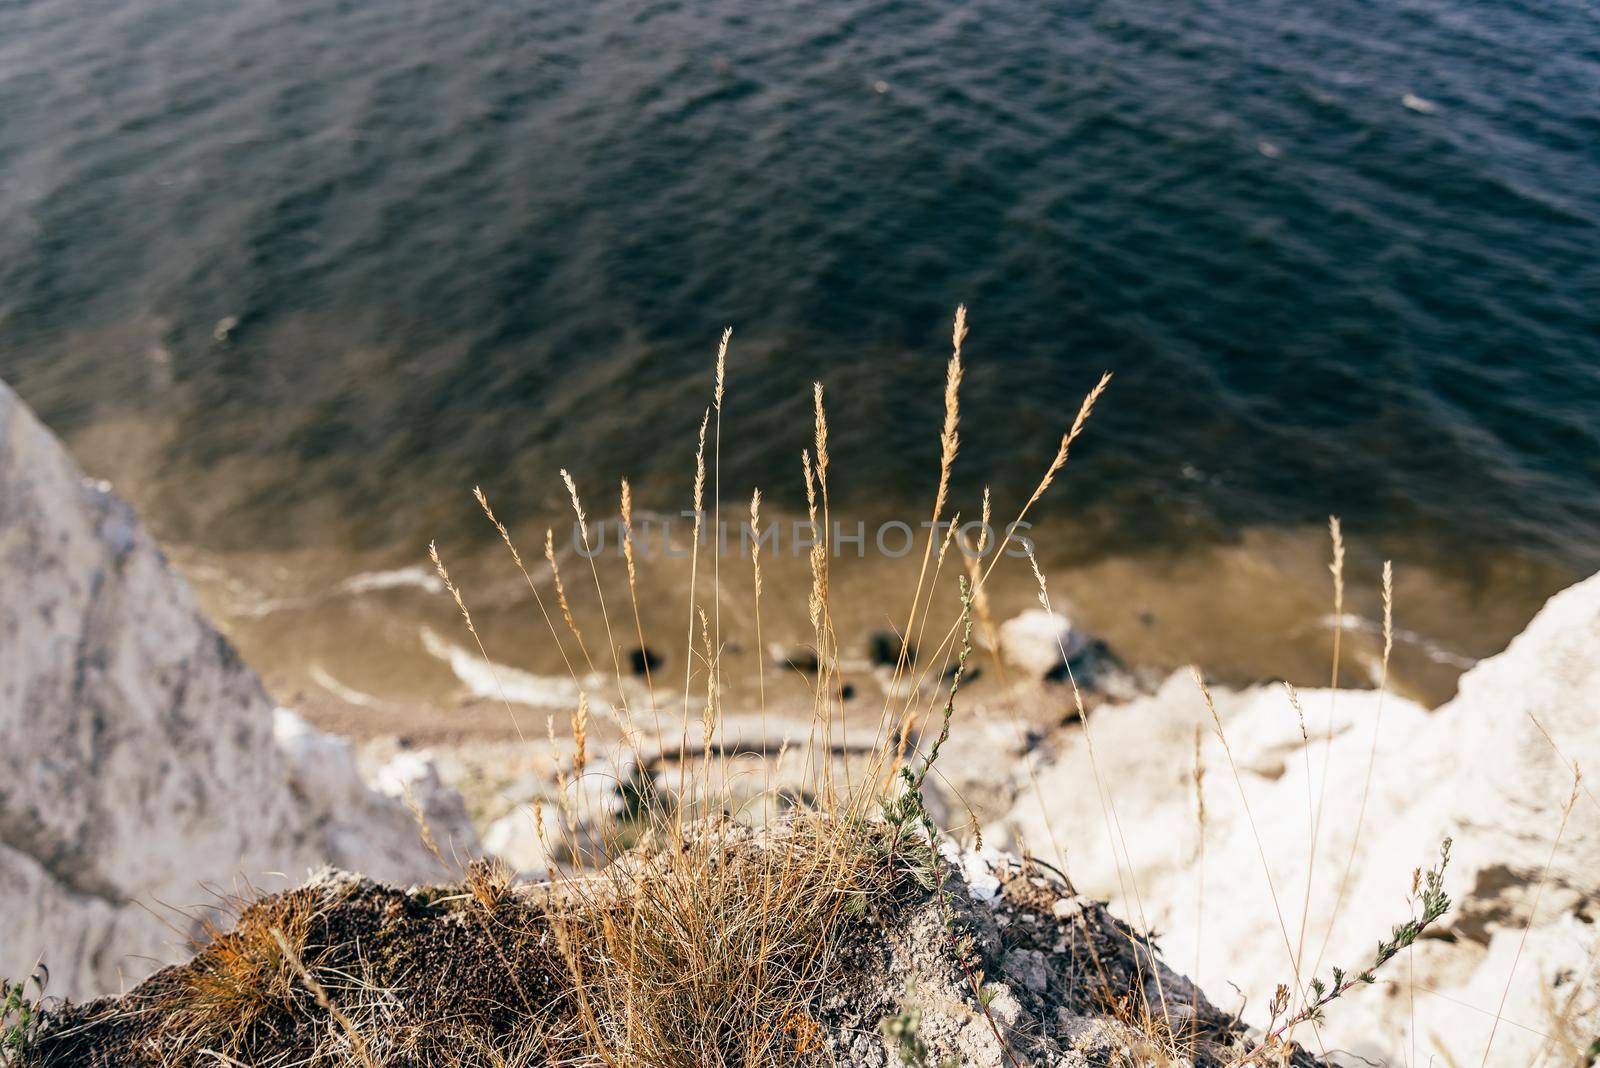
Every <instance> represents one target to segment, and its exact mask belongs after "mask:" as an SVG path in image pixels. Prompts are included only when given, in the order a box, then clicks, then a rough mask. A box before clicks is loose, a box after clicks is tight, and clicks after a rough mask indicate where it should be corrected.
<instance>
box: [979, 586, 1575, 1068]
mask: <svg viewBox="0 0 1600 1068" xmlns="http://www.w3.org/2000/svg"><path fill="white" fill-rule="evenodd" d="M1215 697H1216V706H1217V711H1218V713H1219V716H1220V718H1221V722H1222V724H1223V728H1224V731H1225V734H1226V737H1227V741H1228V745H1229V747H1230V748H1231V750H1232V760H1233V763H1234V765H1236V766H1237V768H1238V783H1237V784H1236V783H1235V781H1234V776H1233V773H1232V771H1230V764H1229V757H1228V754H1227V753H1226V752H1225V750H1224V748H1223V746H1222V744H1221V742H1220V741H1219V740H1218V739H1217V738H1216V736H1215V734H1214V732H1213V731H1212V728H1211V720H1210V716H1209V714H1208V713H1207V711H1206V707H1205V704H1204V701H1203V700H1202V697H1201V694H1200V692H1199V689H1198V688H1197V686H1196V685H1195V682H1194V680H1193V679H1192V677H1191V676H1190V675H1189V673H1187V672H1184V673H1182V674H1179V675H1174V676H1173V677H1172V678H1171V679H1169V680H1168V681H1167V683H1166V684H1165V685H1164V686H1163V687H1161V689H1160V691H1159V692H1158V693H1156V694H1155V695H1154V696H1151V697H1148V698H1145V699H1142V700H1139V701H1135V702H1132V703H1129V704H1126V705H1122V706H1117V707H1110V708H1106V709H1103V710H1102V711H1100V712H1098V713H1095V714H1094V715H1093V717H1092V719H1091V722H1090V730H1091V731H1092V738H1093V742H1094V749H1093V752H1092V753H1091V751H1090V748H1089V746H1088V744H1087V742H1088V739H1087V738H1086V737H1085V736H1084V734H1083V733H1082V732H1081V731H1078V730H1077V729H1074V730H1073V731H1072V732H1070V733H1068V734H1066V735H1064V736H1062V737H1061V738H1060V739H1059V741H1058V748H1057V751H1056V752H1055V753H1054V755H1053V757H1051V758H1050V759H1049V760H1048V762H1047V764H1046V765H1045V766H1043V767H1042V768H1040V769H1039V770H1038V772H1037V774H1038V778H1039V784H1040V787H1041V788H1042V792H1043V794H1044V797H1045V799H1046V804H1045V805H1043V806H1041V805H1040V804H1039V801H1038V799H1037V798H1036V797H1035V796H1034V793H1033V790H1032V787H1031V785H1030V784H1029V783H1026V782H1019V783H1018V788H1019V796H1020V800H1019V801H1018V803H1017V806H1016V808H1015V810H1014V812H1013V814H1012V818H1011V820H1010V821H1009V823H1010V825H1011V826H1014V827H1015V828H1017V829H1018V830H1020V832H1021V834H1022V835H1023V836H1024V837H1025V838H1026V840H1027V841H1028V842H1029V843H1030V844H1031V845H1032V846H1033V847H1034V848H1036V849H1039V850H1041V851H1047V850H1050V849H1051V848H1052V842H1053V841H1054V842H1056V843H1059V845H1060V847H1061V849H1062V851H1063V852H1065V853H1066V855H1067V857H1068V858H1069V859H1070V861H1071V864H1072V872H1073V876H1074V878H1075V879H1076V880H1077V881H1078V884H1079V886H1080V887H1081V888H1083V889H1084V890H1085V891H1087V892H1089V893H1092V894H1103V895H1105V896H1108V897H1111V898H1112V899H1113V900H1114V903H1115V909H1116V911H1117V912H1118V913H1119V914H1120V915H1123V916H1125V917H1128V918H1129V919H1130V920H1131V921H1132V922H1134V923H1136V924H1138V925H1140V926H1143V927H1148V928H1152V929H1158V930H1160V931H1162V932H1163V946H1164V947H1165V948H1166V949H1167V950H1168V952H1169V954H1170V956H1171V959H1173V960H1174V961H1176V962H1179V963H1181V964H1182V965H1184V966H1186V967H1187V968H1189V969H1190V970H1191V974H1192V975H1193V976H1194V977H1195V978H1196V980H1197V981H1199V982H1200V983H1201V985H1203V986H1204V987H1205V988H1206V989H1208V990H1211V991H1213V992H1215V991H1221V990H1226V989H1227V984H1228V983H1233V984H1236V985H1237V986H1238V987H1239V988H1240V990H1241V991H1242V992H1243V994H1244V995H1245V1000H1244V1002H1243V1009H1244V1015H1245V1018H1246V1019H1247V1020H1254V1021H1255V1022H1258V1023H1259V1022H1261V1018H1262V1016H1263V1015H1264V1013H1263V1009H1264V1007H1265V1006H1266V1005H1267V1003H1268V1002H1269V1001H1270V999H1271V996H1272V992H1273V989H1274V986H1275V985H1276V984H1277V983H1279V982H1289V983H1292V981H1293V975H1294V963H1293V960H1292V957H1295V956H1298V957H1299V959H1300V960H1301V962H1302V968H1303V969H1304V970H1305V971H1307V972H1309V971H1310V970H1311V968H1312V965H1313V964H1316V971H1317V972H1318V973H1319V974H1320V975H1322V976H1323V977H1324V978H1326V977H1327V975H1328V972H1329V969H1330V967H1331V966H1332V965H1335V964H1337V965H1340V966H1342V967H1345V968H1346V969H1354V968H1358V967H1365V966H1366V965H1367V964H1369V963H1370V962H1371V959H1372V956H1373V950H1374V947H1375V946H1376V945H1377V943H1378V940H1379V939H1380V938H1383V937H1386V936H1387V935H1388V934H1389V931H1390V928H1391V926H1392V925H1394V924H1396V923H1399V922H1401V921H1402V920H1404V919H1406V918H1407V895H1408V892H1409V891H1410V890H1411V882H1412V872H1413V871H1414V870H1415V869H1416V868H1418V867H1419V866H1420V867H1426V866H1427V865H1428V864H1429V863H1430V862H1431V861H1432V859H1433V858H1434V857H1435V855H1436V852H1437V849H1438V847H1439V844H1440V841H1441V840H1442V839H1443V838H1445V837H1446V836H1453V837H1454V840H1455V846H1454V853H1453V859H1452V863H1451V867H1450V870H1449V873H1448V876H1447V879H1446V886H1447V888H1448V890H1449V891H1450V892H1451V894H1452V896H1454V897H1455V899H1456V906H1455V908H1454V909H1453V910H1452V912H1451V913H1450V914H1449V915H1448V916H1447V917H1446V919H1445V921H1444V923H1443V926H1442V929H1441V930H1440V931H1439V932H1438V937H1433V938H1428V939H1425V940H1423V941H1422V942H1420V943H1419V944H1418V945H1417V946H1416V947H1415V949H1414V951H1413V952H1412V954H1410V955H1409V956H1406V957H1402V958H1400V959H1397V960H1396V961H1394V962H1393V963H1392V964H1391V966H1390V968H1389V969H1388V971H1387V972H1386V973H1384V974H1382V975H1381V976H1380V982H1379V983H1378V985H1377V986H1375V987H1373V988H1370V989H1362V990H1357V991H1355V992H1353V993H1352V994H1350V995H1348V996H1347V997H1345V998H1343V999H1341V1000H1340V1001H1338V1002H1336V1003H1335V1004H1334V1005H1332V1006H1330V1007H1329V1010H1328V1013H1327V1022H1326V1025H1325V1027H1324V1028H1323V1029H1322V1030H1321V1031H1320V1032H1318V1033H1315V1034H1314V1033H1312V1032H1311V1031H1310V1030H1307V1029H1301V1031H1300V1033H1299V1034H1298V1037H1299V1038H1300V1039H1301V1041H1303V1042H1304V1043H1306V1044H1307V1045H1308V1046H1310V1047H1311V1048H1312V1049H1314V1050H1319V1052H1320V1050H1321V1049H1325V1050H1327V1051H1328V1052H1329V1053H1330V1054H1334V1055H1335V1060H1336V1061H1337V1060H1338V1059H1339V1058H1341V1057H1342V1058H1344V1059H1345V1060H1346V1061H1347V1062H1348V1063H1351V1064H1373V1063H1377V1064H1403V1063H1417V1064H1426V1063H1429V1060H1430V1058H1432V1059H1433V1060H1434V1061H1435V1062H1436V1063H1458V1064H1477V1063H1480V1062H1481V1061H1482V1060H1483V1059H1484V1052H1485V1050H1486V1049H1489V1048H1490V1033H1491V1031H1493V1033H1494V1038H1493V1046H1492V1050H1491V1055H1490V1057H1489V1059H1488V1063H1490V1064H1532V1063H1536V1062H1538V1061H1539V1060H1540V1058H1541V1057H1542V1056H1550V1057H1553V1058H1555V1060H1553V1061H1552V1062H1551V1063H1574V1062H1575V1061H1574V1058H1578V1056H1579V1054H1580V1053H1582V1052H1583V1051H1584V1050H1585V1049H1586V1048H1587V1047H1588V1045H1589V1043H1590V1042H1592V1041H1593V1040H1594V1035H1595V1034H1596V1033H1597V1032H1600V990H1597V987H1596V985H1595V978H1596V958H1597V956H1600V942H1597V938H1596V931H1595V925H1594V917H1595V915H1596V909H1597V907H1600V900H1597V899H1600V805H1597V804H1596V802H1595V800H1594V795H1593V794H1592V793H1591V792H1590V791H1589V790H1588V788H1587V786H1585V787H1582V788H1580V789H1579V792H1578V794H1577V796H1576V798H1575V799H1574V794H1573V787H1574V770H1573V766H1572V762H1573V761H1576V762H1577V763H1579V764H1580V765H1582V766H1583V767H1584V768H1600V730H1597V727H1600V576H1596V577H1595V578H1591V579H1589V580H1588V581H1586V582H1583V583H1581V584H1579V585H1577V586H1575V587H1573V588H1571V589H1569V590H1566V591H1565V592H1563V593H1561V594H1559V595H1557V596H1556V597H1554V598H1553V599H1552V600H1551V601H1550V602H1549V603H1548V604H1547V605H1546V606H1545V608H1544V609H1543V610H1542V611H1541V612H1540V613H1539V615H1538V617H1537V618H1536V619H1534V621H1533V622H1532V623H1531V624H1530V625H1529V627H1528V629H1527V630H1526V632H1524V633H1523V634H1522V635H1521V636H1519V637H1518V638H1517V639H1516V640H1515V641H1513V642H1512V643H1511V645H1510V647H1509V648H1507V649H1506V650H1505V652H1503V653H1501V654H1500V655H1499V656H1496V657H1493V658H1491V659H1489V660H1486V661H1484V662H1482V663H1481V664H1479V665H1478V666H1477V667H1475V668H1474V669H1473V670H1471V671H1469V672H1468V673H1467V674H1466V675H1465V676H1464V677H1463V678H1462V680H1461V684H1460V690H1459V693H1458V696H1457V697H1456V698H1455V699H1454V700H1452V701H1451V702H1449V703H1448V704H1446V705H1444V706H1443V707H1441V708H1439V709H1438V710H1436V711H1433V712H1429V711H1427V710H1425V709H1423V708H1421V707H1419V706H1418V705H1416V704H1413V703H1412V702H1409V701H1406V700H1403V699H1400V698H1397V697H1393V696H1390V697H1387V698H1381V697H1380V696H1379V695H1378V694H1376V693H1373V692H1351V691H1339V692H1331V691H1319V692H1311V693H1302V694H1301V695H1300V699H1301V702H1302V705H1303V708H1304V724H1305V730H1304V733H1302V725H1301V719H1300V717H1299V716H1297V714H1296V712H1295V710H1294V708H1293V706H1292V704H1291V702H1290V699H1289V695H1288V693H1287V692H1286V691H1285V690H1284V689H1283V688H1281V687H1262V688H1256V689H1252V690H1248V691H1244V692H1241V693H1227V692H1220V693H1217V694H1216V695H1215ZM1197 732H1198V734H1199V745H1200V749H1199V759H1200V763H1201V765H1202V767H1203V770H1204V778H1203V787H1202V789H1201V794H1199V795H1197V791H1196V785H1195V782H1194V774H1193V773H1194V768H1195V754H1196V734H1197ZM1330 735H1331V742H1330V740H1329V739H1330ZM1558 750H1559V751H1558ZM1374 753H1375V754H1376V755H1375V756H1374ZM1369 762H1370V763H1371V765H1372V767H1373V772H1372V778H1371V789H1370V794H1369V795H1368V796H1367V800H1366V802H1365V813H1364V816H1363V814H1362V804H1363V802H1362V798H1363V792H1364V784H1365V782H1366V779H1367V769H1368V766H1369ZM1241 787H1242V794H1243V802H1242V801H1241ZM1198 796H1203V798H1204V806H1205V822H1204V828H1203V830H1204V833H1203V838H1202V827H1201V824H1200V821H1199V819H1198V811H1197V797H1198ZM1102 797H1105V798H1108V799H1109V800H1108V801H1106V802H1103V801H1102V800H1101V798H1102ZM1244 802H1247V803H1248V806H1249V808H1248V813H1249V815H1248V816H1247V813H1246V809H1245V807H1244ZM1569 803H1570V805H1571V808H1570V813H1569V812H1568V811H1567V810H1568V806H1569ZM1319 808H1320V810H1321V812H1322V815H1321V818H1320V821H1319V820H1318V819H1317V817H1316V812H1317V811H1318V809H1319ZM1251 817H1253V821H1254V822H1253V825H1252V822H1251ZM1318 822H1320V834H1319V835H1317V837H1316V842H1317V848H1316V860H1315V866H1314V867H1312V864H1311V843H1312V840H1313V833H1312V829H1313V827H1314V826H1315V825H1316V824H1317V823H1318ZM1358 824H1359V826H1360V832H1359V836H1358V834H1357V826H1358ZM999 833H1000V831H999V828H996V834H997V835H998V834H999ZM1558 835H1559V836H1560V843H1559V847H1556V838H1557V836H1558ZM1258 838H1259V845H1258ZM1263 853H1264V854H1265V858H1264V859H1263ZM1045 855H1049V853H1048V852H1046V853H1045ZM1347 862H1348V863H1349V866H1350V874H1349V878H1348V884H1347V885H1346V883H1345V879H1344V874H1343V873H1344V870H1345V867H1346V864H1347ZM1547 864H1548V865H1549V875H1548V878H1547V879H1546V878H1544V872H1545V869H1546V865H1547ZM1308 872H1310V878H1309V881H1310V890H1309V892H1308V891H1307V882H1308ZM1541 885H1542V888H1541ZM1341 889H1342V893H1341ZM1308 902H1309V909H1307V908H1306V907H1305V906H1306V905H1307V903H1308ZM1536 905H1537V909H1535V906H1536ZM1280 912H1281V915H1282V922H1281V923H1280V920H1279V913H1280ZM1303 916H1305V917H1306V920H1305V922H1304V923H1303V924H1302V917H1303ZM1530 924H1531V926H1529V925H1530ZM1302 926H1303V929H1304V933H1303V935H1302ZM1525 926H1528V935H1527V940H1526V944H1525V945H1523V944H1522V942H1521V940H1522V936H1523V929H1524V927H1525ZM1519 950H1520V952H1519ZM1307 978H1309V975H1307ZM1502 997H1504V1008H1503V1010H1500V1008H1499V1006H1500V1002H1501V1000H1502ZM1230 1007H1232V1006H1230ZM1497 1012H1498V1014H1499V1015H1500V1016H1501V1019H1500V1021H1499V1023H1498V1024H1497V1023H1496V1016H1497ZM1413 1042H1414V1043H1415V1046H1414V1048H1415V1051H1416V1052H1415V1055H1414V1057H1413V1054H1412V1049H1413ZM1575 1051H1576V1052H1575ZM1577 1062H1579V1063H1581V1060H1579V1061H1577Z"/></svg>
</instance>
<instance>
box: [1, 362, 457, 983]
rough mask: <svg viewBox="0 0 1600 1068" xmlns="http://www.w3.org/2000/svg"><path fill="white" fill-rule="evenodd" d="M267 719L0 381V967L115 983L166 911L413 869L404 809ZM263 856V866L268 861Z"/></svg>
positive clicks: (418, 864) (257, 695) (152, 950)
mask: <svg viewBox="0 0 1600 1068" xmlns="http://www.w3.org/2000/svg"><path fill="white" fill-rule="evenodd" d="M339 745H340V743H336V742H333V741H332V740H331V739H326V738H323V737H322V736H321V735H318V734H317V733H316V732H315V731H312V730H311V729H310V728H309V727H306V726H305V725H304V724H303V723H296V722H293V721H292V720H290V719H286V718H284V717H281V716H279V717H275V713H274V707H273V703H272V701H271V700H270V699H269V698H268V696H267V694H266V692H265V691H264V690H263V689H262V686H261V683H260V681H259V680H258V679H257V678H256V676H255V674H254V673H253V672H251V671H250V669H249V668H247V667H246V666H245V665H244V664H242V663H241V662H240V660H239V657H238V655H237V654H236V653H235V652H234V650H233V647H232V646H231V645H229V644H228V642H227V640H226V639H225V638H223V637H222V636H221V635H220V634H218V633H217V631H216V630H215V629H214V628H213V627H212V626H211V625H210V624H209V623H208V622H207V621H206V620H205V619H204V618H203V617H202V616H201V614H200V612H199V610H198V609H197V607H196V605H195V601H194V597H193V595H192V593H191V592H190V590H189V587H188V585H187V584H186V583H185V582H184V581H183V580H182V579H181V578H180V577H179V576H178V575H177V574H176V573H175V572H174V571H173V570H172V568H171V566H170V565H169V564H168V563H167V561H166V559H165V557H163V555H162V554H161V551H160V550H159V549H158V548H157V547H156V545H155V543H154V542H153V541H152V540H151V538H150V536H149V535H148V534H146V533H145V531H144V529H143V528H142V527H141V526H140V524H139V523H138V521H137V519H136V518H135V517H134V515H133V512H132V510H131V509H129V507H128V506H127V505H126V504H124V503H123V502H122V501H120V500H118V499H117V498H116V497H115V496H113V495H112V494H111V493H110V492H109V489H108V488H107V487H106V486H104V485H102V484H95V483H90V482H88V481H86V480H85V478H84V476H83V473H82V472H81V471H80V470H79V469H78V467H77V465H76V464H75V463H74V462H73V460H72V458H71V457H70V456H69V455H68V454H67V452H66V450H65V449H64V448H63V447H62V445H61V443H60V442H59V441H57V440H56V439H55V437H54V436H53V435H51V433H50V432H49V431H48V430H46V429H45V427H44V426H43V425H41V424H40V422H39V421H38V419H37V418H36V417H35V416H34V415H33V413H32V412H30V411H29V410H28V409H27V407H26V406H25V405H24V404H23V403H22V402H21V401H20V400H19V399H18V398H17V396H16V395H15V394H14V393H12V392H11V390H10V389H8V388H7V387H6V386H4V385H3V384H0V900H4V901H5V902H7V906H8V908H9V909H10V910H11V915H10V916H9V917H8V919H7V922H6V924H5V932H6V933H5V935H4V936H3V937H0V975H9V976H12V977H20V976H23V975H26V974H28V972H29V971H30V970H31V969H32V968H33V966H34V963H35V961H36V960H38V959H41V958H42V959H43V960H44V961H45V963H46V964H47V965H48V966H49V969H50V987H49V992H50V993H52V994H57V995H66V996H72V997H84V996H88V995H94V994H101V993H107V992H111V991H115V990H117V989H119V988H121V987H123V986H126V985H131V984H132V983H133V982H134V981H136V980H138V979H140V978H142V977H143V976H145V975H146V974H148V973H149V972H151V971H153V970H154V969H155V968H157V967H159V966H160V965H161V964H163V963H165V962H167V961H172V960H177V959H180V958H181V957H183V956H186V955H187V949H188V947H187V946H185V945H183V942H184V941H185V938H186V937H188V936H189V935H195V934H198V933H199V931H198V929H197V927H196V926H195V925H194V923H193V921H192V919H191V917H190V916H189V915H185V914H181V913H178V912H175V911H173V909H175V908H186V907H189V906H193V905H196V904H202V903H214V901H215V894H217V893H219V892H224V893H227V892H234V891H244V890H246V889H247V888H248V887H256V888H260V889H268V890H270V889H276V888H280V887H282V886H283V885H285V879H287V882H288V883H289V884H294V883H297V882H299V881H300V879H301V878H302V877H303V875H304V874H305V872H306V871H307V870H308V869H310V868H312V867H315V866H319V865H321V864H324V863H333V864H337V865H339V866H341V867H346V868H354V869H358V870H361V871H363V872H365V873H367V874H370V875H372V876H374V877H376V878H381V879H390V880H403V881H411V880H415V879H419V878H424V877H427V878H434V877H437V874H438V865H437V862H436V861H434V860H433V858H432V857H431V856H430V855H429V854H428V852H427V851H426V850H425V849H424V848H423V846H422V844H421V842H420V840H419V836H418V835H417V833H416V830H415V827H414V825H413V824H412V820H411V817H410V814H409V813H408V812H406V810H405V808H404V806H402V805H399V804H397V803H396V802H394V801H392V800H390V799H388V798H384V797H380V796H379V795H377V794H373V793H371V792H370V791H368V790H366V789H365V787H364V786H362V784H361V783H360V780H359V778H358V777H357V776H356V775H355V770H354V764H353V761H351V760H350V759H349V756H348V750H341V749H340V748H339ZM275 873H281V874H275Z"/></svg>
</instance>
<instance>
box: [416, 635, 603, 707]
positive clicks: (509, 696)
mask: <svg viewBox="0 0 1600 1068" xmlns="http://www.w3.org/2000/svg"><path fill="white" fill-rule="evenodd" d="M422 647H423V648H424V649H426V650H427V651H428V653H429V654H430V655H432V656H436V657H438V658H439V659H440V660H443V661H444V662H445V663H447V664H449V665H450V670H451V671H453V672H455V676H456V678H457V679H458V680H460V682H461V684H462V685H464V686H465V687H466V688H467V689H468V690H469V691H471V693H472V695H473V696H474V697H484V698H488V699H490V700H494V701H498V700H500V699H501V698H502V697H503V698H504V699H505V700H507V701H510V702H512V703H514V704H519V705H526V706H527V707H529V708H542V709H569V708H572V707H574V706H575V705H577V703H578V686H577V684H576V683H574V682H573V681H572V680H571V679H563V678H558V677H555V676H550V675H535V674H534V673H533V672H531V671H524V670H522V669H521V668H514V667H510V666H509V665H506V664H495V663H492V662H490V661H488V660H486V659H485V658H484V657H483V656H481V655H479V654H478V653H477V652H474V651H473V650H471V649H467V648H464V647H463V646H459V645H455V644H453V643H451V642H448V641H446V640H445V639H444V638H441V637H440V636H439V635H438V634H437V633H436V632H435V631H434V630H432V629H431V628H429V627H423V628H422Z"/></svg>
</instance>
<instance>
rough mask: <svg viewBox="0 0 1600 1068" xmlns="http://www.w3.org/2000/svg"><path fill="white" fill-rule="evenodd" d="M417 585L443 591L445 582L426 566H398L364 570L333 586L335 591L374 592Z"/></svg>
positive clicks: (425, 589) (427, 591)
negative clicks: (380, 569)
mask: <svg viewBox="0 0 1600 1068" xmlns="http://www.w3.org/2000/svg"><path fill="white" fill-rule="evenodd" d="M408 586H410V587H415V588H416V589H419V590H423V591H424V592H426V593H443V592H444V583H443V582H442V581H441V580H440V578H439V576H438V575H436V574H434V573H433V572H432V571H429V570H428V569H427V568H425V567H420V566H419V567H397V568H393V569H391V570H389V571H363V572H361V573H360V574H359V575H352V576H350V577H349V578H347V579H345V580H344V581H343V582H341V583H339V584H338V585H337V586H335V587H334V588H333V592H335V593H353V594H361V593H373V592H376V591H378V590H398V589H404V588H406V587H408Z"/></svg>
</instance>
